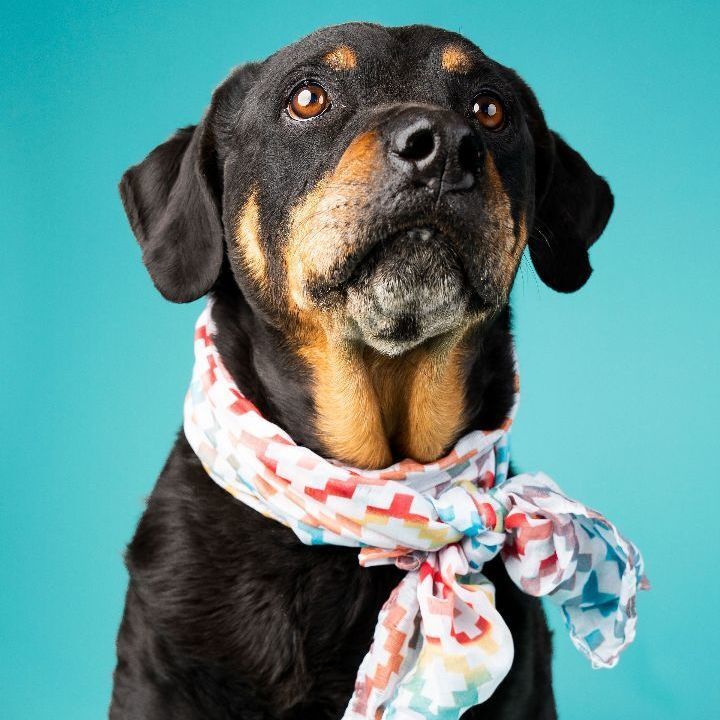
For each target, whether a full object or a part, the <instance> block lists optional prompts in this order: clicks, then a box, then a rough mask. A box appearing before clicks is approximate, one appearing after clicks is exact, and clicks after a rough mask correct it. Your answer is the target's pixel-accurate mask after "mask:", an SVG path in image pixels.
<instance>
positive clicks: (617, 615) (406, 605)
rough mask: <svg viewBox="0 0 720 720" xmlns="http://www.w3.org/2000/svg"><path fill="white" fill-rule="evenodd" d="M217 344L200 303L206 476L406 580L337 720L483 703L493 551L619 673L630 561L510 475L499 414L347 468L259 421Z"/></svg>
mask: <svg viewBox="0 0 720 720" xmlns="http://www.w3.org/2000/svg"><path fill="white" fill-rule="evenodd" d="M214 332H215V326H214V323H213V321H212V318H211V307H210V305H208V307H207V308H206V309H205V310H204V311H203V313H202V314H201V315H200V318H199V320H198V322H197V325H196V329H195V367H194V370H193V376H192V382H191V384H190V389H189V391H188V394H187V397H186V400H185V435H186V436H187V439H188V442H189V443H190V445H191V446H192V448H193V449H194V451H195V453H196V454H197V456H198V457H199V458H200V460H201V462H202V464H203V466H204V467H205V470H206V471H207V473H208V475H210V477H211V478H212V479H213V480H214V481H215V482H216V483H217V484H218V485H220V487H222V488H224V489H225V490H227V491H228V492H229V493H230V494H231V495H232V496H233V497H235V498H236V499H237V500H239V501H241V502H243V503H245V504H246V505H248V506H250V507H251V508H253V509H255V510H257V511H258V512H259V513H262V514H263V515H265V516H266V517H268V518H272V519H273V520H276V521H278V522H280V523H282V524H283V525H286V526H287V527H289V528H290V529H291V530H292V531H293V532H294V533H295V535H297V537H298V538H299V539H300V540H301V541H302V542H303V543H305V544H307V545H324V544H332V545H345V546H350V547H358V548H361V549H360V555H359V559H360V564H361V565H363V566H365V567H369V566H372V565H380V564H388V563H395V564H396V565H397V566H398V567H399V568H401V569H404V570H407V574H406V575H405V576H404V578H403V579H402V581H401V582H400V584H399V585H398V586H397V587H396V588H395V590H394V591H393V592H392V594H391V595H390V597H389V598H388V600H387V602H386V603H385V605H384V606H383V608H382V610H381V612H380V615H379V617H378V621H377V625H376V627H375V631H374V637H373V642H372V646H371V647H370V650H369V651H368V653H367V655H366V656H365V659H364V660H363V662H362V664H361V665H360V669H359V671H358V675H357V679H356V682H355V691H354V693H353V696H352V698H351V699H350V702H349V704H348V706H347V709H346V711H345V714H344V715H343V720H379V719H380V718H382V720H425V719H426V718H434V719H436V720H456V718H459V717H460V715H461V714H462V713H463V712H464V711H465V710H466V709H467V708H469V707H472V706H474V705H478V704H480V703H482V702H484V701H485V700H487V698H489V697H490V695H492V693H493V691H494V690H495V689H496V688H497V686H498V685H499V684H500V682H501V681H502V680H503V678H504V677H505V675H506V674H507V672H508V671H509V669H510V666H511V664H512V660H513V641H512V637H511V635H510V631H509V629H508V627H507V625H506V624H505V622H504V620H503V619H502V617H501V616H500V614H499V613H498V611H497V610H496V609H495V589H494V587H493V585H492V583H491V582H490V581H489V580H488V579H487V578H486V577H485V576H484V575H483V574H482V568H483V565H484V563H486V562H487V561H488V560H490V559H491V558H493V557H495V556H496V555H498V554H500V555H501V557H502V559H503V561H504V563H505V567H506V569H507V572H508V574H509V576H510V577H511V578H512V580H513V581H514V582H515V583H516V584H517V586H518V587H519V588H520V589H521V590H523V591H524V592H526V593H528V594H530V595H535V596H546V597H548V598H549V599H550V600H551V601H552V602H553V603H555V604H556V605H558V606H559V607H560V610H561V612H562V613H563V616H564V618H565V622H566V624H567V628H568V630H569V633H570V638H571V639H572V641H573V643H574V644H575V646H576V647H577V648H578V649H579V650H581V651H582V652H583V653H584V654H585V655H587V656H588V658H589V659H590V661H591V663H592V665H593V667H612V666H613V665H614V664H615V663H616V662H617V659H618V654H619V653H620V651H621V650H622V649H623V648H624V647H625V646H626V645H628V644H629V643H630V642H632V640H633V638H634V636H635V623H636V612H635V598H636V594H637V591H638V589H639V588H644V587H645V579H644V575H643V562H642V557H641V555H640V553H639V551H638V550H637V548H636V547H635V546H634V545H633V544H632V543H631V542H629V541H628V540H626V539H625V538H623V536H622V535H620V533H619V532H618V531H617V529H616V528H615V526H614V525H613V524H612V523H610V522H609V521H608V520H606V519H605V518H604V517H603V516H602V515H600V514H599V513H597V512H595V511H593V510H590V509H589V508H587V507H586V506H585V505H582V504H581V503H579V502H577V501H576V500H572V499H570V498H568V497H567V496H566V495H565V494H564V493H563V492H562V491H561V490H560V488H559V487H558V486H557V485H556V484H555V483H554V482H553V481H552V480H551V479H550V478H549V477H548V476H547V475H544V474H543V473H535V474H528V473H523V474H521V475H515V476H514V477H508V463H509V445H508V442H509V436H508V432H509V429H510V426H511V424H512V414H511V416H510V417H509V418H508V419H507V420H506V422H505V423H504V424H503V425H502V427H500V428H498V429H497V430H493V431H490V432H485V431H478V430H476V431H473V432H471V433H469V434H467V435H465V436H464V437H463V438H462V439H461V440H459V442H458V443H457V444H456V445H455V447H453V449H452V450H451V451H450V453H449V454H448V455H446V456H445V457H443V458H442V459H441V460H438V461H437V462H434V463H428V464H420V463H417V462H414V461H412V460H403V461H402V462H398V463H396V464H394V465H391V466H390V467H388V468H385V469H384V470H362V469H358V468H354V467H349V466H346V465H342V464H340V463H337V462H334V461H332V460H328V459H325V458H323V457H321V456H319V455H317V454H316V453H314V452H313V451H312V450H309V449H308V448H306V447H302V446H300V445H297V444H295V443H294V442H293V440H292V438H291V437H290V436H289V435H288V434H287V433H286V432H285V431H284V430H282V429H281V428H280V427H278V426H277V425H275V424H273V423H271V422H269V421H268V420H266V419H265V418H263V417H262V415H261V414H260V413H259V411H258V410H257V408H256V407H255V406H254V405H253V404H252V403H251V402H250V401H249V400H248V399H247V398H246V397H245V396H244V395H243V394H242V393H241V392H240V390H239V389H238V387H237V385H236V384H235V382H234V381H233V379H232V377H231V376H230V374H229V373H228V371H227V369H226V368H225V367H224V365H223V363H222V360H221V359H220V355H219V354H218V351H217V348H216V347H215V344H214V342H213V334H214ZM516 404H517V393H516V400H515V405H516ZM513 413H514V410H513Z"/></svg>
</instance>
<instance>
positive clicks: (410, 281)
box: [343, 226, 473, 355]
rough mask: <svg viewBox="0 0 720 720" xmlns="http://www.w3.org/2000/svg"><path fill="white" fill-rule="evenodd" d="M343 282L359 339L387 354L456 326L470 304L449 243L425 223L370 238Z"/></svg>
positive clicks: (465, 279) (348, 308) (460, 269)
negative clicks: (370, 244)
mask: <svg viewBox="0 0 720 720" xmlns="http://www.w3.org/2000/svg"><path fill="white" fill-rule="evenodd" d="M343 285H344V289H345V294H346V308H347V312H348V315H349V317H350V318H351V319H352V320H353V321H354V325H355V328H356V333H357V335H358V337H359V339H361V340H362V341H363V342H364V343H365V344H367V345H369V346H371V347H373V348H375V349H376V350H378V351H379V352H382V353H384V354H388V355H398V354H400V353H402V352H405V351H407V350H409V349H411V348H412V347H415V346H416V345H419V344H421V343H422V342H424V341H426V340H428V339H430V338H432V337H436V336H438V335H442V334H444V333H447V332H450V331H452V330H453V329H455V328H457V327H458V326H460V325H461V323H462V321H463V319H464V317H466V315H467V312H468V309H469V308H470V306H471V304H472V303H473V298H472V295H473V293H472V290H471V289H470V284H469V283H468V281H467V277H466V274H465V271H464V269H463V265H462V263H461V261H460V258H459V256H458V254H457V252H456V250H455V248H454V246H453V243H452V242H451V240H450V239H449V238H448V237H447V236H446V235H445V234H443V233H442V232H440V231H439V230H437V229H435V228H433V227H429V226H428V227H416V228H410V229H406V230H402V231H400V232H396V233H394V234H393V235H391V236H389V237H388V238H387V239H385V240H382V241H380V242H378V243H376V244H375V245H374V246H373V248H372V249H371V251H370V252H368V253H367V254H366V255H365V256H364V257H362V258H361V259H360V260H359V262H357V263H356V264H355V266H354V268H353V271H352V273H351V274H350V276H349V277H348V278H347V280H346V281H345V282H344V283H343Z"/></svg>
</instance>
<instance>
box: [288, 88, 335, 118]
mask: <svg viewBox="0 0 720 720" xmlns="http://www.w3.org/2000/svg"><path fill="white" fill-rule="evenodd" d="M329 106H330V100H329V98H328V94H327V92H326V91H325V88H323V87H322V86H321V85H318V84H317V83H311V82H307V83H303V84H302V85H300V86H299V87H297V88H295V90H293V93H292V95H291V96H290V100H289V102H288V106H287V112H288V115H289V116H290V117H291V118H292V119H293V120H312V119H313V118H316V117H318V115H322V114H323V113H324V112H325V111H326V110H327V109H328V107H329Z"/></svg>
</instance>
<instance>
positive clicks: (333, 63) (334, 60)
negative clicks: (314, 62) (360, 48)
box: [323, 45, 357, 70]
mask: <svg viewBox="0 0 720 720" xmlns="http://www.w3.org/2000/svg"><path fill="white" fill-rule="evenodd" d="M323 62H324V63H325V64H326V65H329V66H330V67H331V68H332V69H333V70H352V69H353V68H354V67H355V66H356V65H357V55H356V54H355V51H354V50H353V49H352V48H351V47H348V46H347V45H338V46H337V47H336V48H335V49H334V50H331V51H330V52H329V53H326V54H325V55H324V56H323Z"/></svg>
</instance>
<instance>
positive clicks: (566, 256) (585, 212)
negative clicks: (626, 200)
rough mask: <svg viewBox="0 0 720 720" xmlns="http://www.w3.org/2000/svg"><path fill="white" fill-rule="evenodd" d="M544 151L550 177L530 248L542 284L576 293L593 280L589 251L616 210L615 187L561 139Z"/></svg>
mask: <svg viewBox="0 0 720 720" xmlns="http://www.w3.org/2000/svg"><path fill="white" fill-rule="evenodd" d="M546 137H547V140H546V142H545V143H544V146H543V147H542V155H544V156H545V158H547V159H548V160H549V162H548V161H547V160H546V161H545V162H544V163H543V165H544V166H545V167H543V168H542V172H544V173H547V175H548V177H549V179H548V180H547V181H546V185H545V192H544V195H543V196H541V198H540V199H539V203H538V205H537V209H536V211H535V226H534V228H533V231H532V233H531V234H530V238H529V241H528V245H529V247H530V257H531V258H532V261H533V265H534V266H535V269H536V270H537V273H538V275H539V276H540V279H541V280H542V281H543V282H544V283H545V284H546V285H549V286H550V287H551V288H552V289H553V290H557V291H559V292H573V291H575V290H578V289H579V288H581V287H582V286H583V285H584V284H585V283H586V282H587V279H588V278H589V277H590V274H591V273H592V268H591V267H590V259H589V257H588V249H589V248H590V246H591V245H592V244H593V243H594V242H595V241H596V240H597V239H598V238H599V237H600V234H601V233H602V231H603V230H604V229H605V226H606V225H607V222H608V220H609V218H610V213H611V212H612V209H613V196H612V193H611V192H610V186H609V185H608V184H607V182H605V180H604V179H603V178H601V177H600V176H599V175H596V174H595V173H594V172H593V171H592V169H591V168H590V166H589V165H588V164H587V163H586V162H585V160H583V158H582V157H581V156H580V155H579V154H578V153H577V152H575V150H573V149H572V148H571V147H570V146H569V145H568V144H567V143H566V142H565V141H564V140H563V139H562V138H561V137H560V136H559V135H557V134H556V133H554V132H552V133H548V135H547V136H546Z"/></svg>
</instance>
